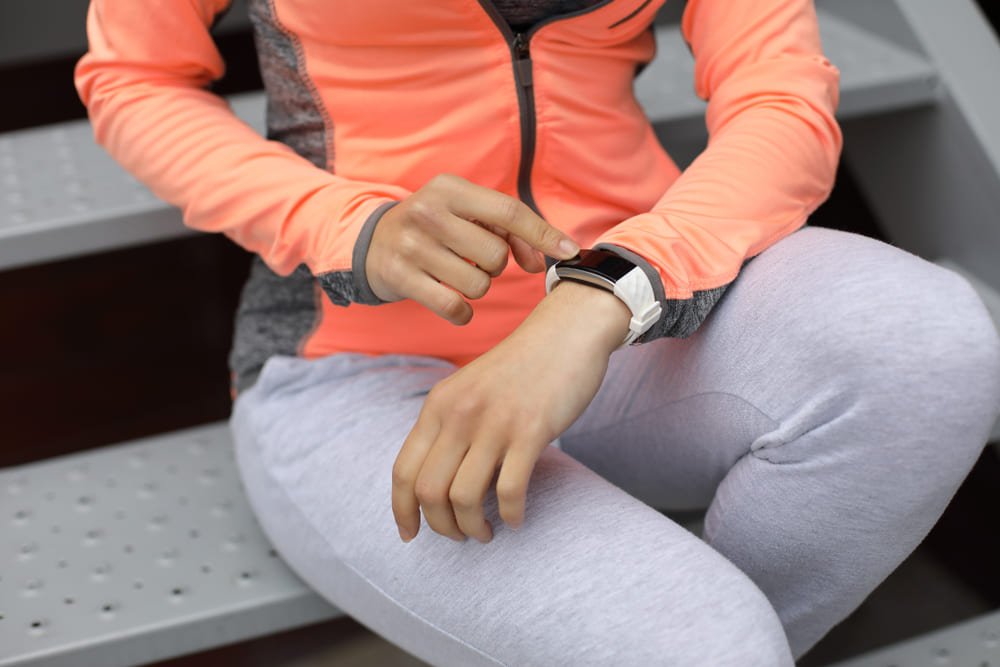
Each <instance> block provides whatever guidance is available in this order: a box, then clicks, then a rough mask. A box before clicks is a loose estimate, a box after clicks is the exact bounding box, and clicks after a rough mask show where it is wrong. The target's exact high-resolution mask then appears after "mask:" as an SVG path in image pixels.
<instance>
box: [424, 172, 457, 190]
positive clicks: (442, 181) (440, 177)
mask: <svg viewBox="0 0 1000 667" xmlns="http://www.w3.org/2000/svg"><path fill="white" fill-rule="evenodd" d="M458 181H459V177H458V176H456V175H455V174H452V173H450V172H447V171H442V172H441V173H439V174H436V175H435V176H433V177H432V178H431V180H430V181H428V184H429V185H430V186H431V187H432V188H433V189H435V190H450V189H452V188H454V187H455V185H456V184H457V183H458Z"/></svg>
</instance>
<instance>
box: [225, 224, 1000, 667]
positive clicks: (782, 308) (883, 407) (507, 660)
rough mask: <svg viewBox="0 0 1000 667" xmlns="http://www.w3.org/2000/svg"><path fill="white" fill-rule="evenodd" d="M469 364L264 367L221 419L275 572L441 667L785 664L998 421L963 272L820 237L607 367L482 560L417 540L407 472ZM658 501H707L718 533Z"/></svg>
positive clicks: (914, 533)
mask: <svg viewBox="0 0 1000 667" xmlns="http://www.w3.org/2000/svg"><path fill="white" fill-rule="evenodd" d="M580 363H586V360H585V359H581V360H580ZM454 370H455V367H454V366H453V365H452V364H450V363H448V362H446V361H443V360H440V359H435V358H431V357H423V356H410V355H388V356H381V357H378V356H369V355H362V354H337V355H333V356H330V357H326V358H323V359H319V360H312V361H310V360H304V359H299V358H292V357H285V356H278V357H273V358H271V359H270V360H269V361H268V363H267V364H266V366H265V367H264V370H263V372H262V373H261V376H260V378H259V379H258V381H257V383H256V384H255V385H254V386H253V387H252V388H251V389H250V390H248V391H246V392H244V393H243V394H241V395H240V396H239V398H238V399H237V402H236V404H235V407H234V412H233V416H232V419H231V425H232V429H233V432H234V434H235V438H236V446H237V458H238V461H239V465H240V469H241V472H242V475H243V478H244V481H245V486H246V490H247V493H248V495H249V498H250V501H251V504H252V506H253V508H254V510H255V512H256V513H257V515H258V517H259V519H260V522H261V524H262V526H263V528H264V530H265V531H266V533H267V534H268V535H269V536H270V538H271V539H272V541H273V542H274V544H275V546H276V547H277V549H278V551H279V552H280V553H281V555H282V556H283V557H284V558H285V560H287V561H288V563H289V564H290V565H291V567H292V568H293V569H294V570H295V571H296V572H298V574H299V575H301V577H302V578H303V579H304V580H305V581H306V582H308V583H309V584H310V585H311V586H313V587H314V588H315V589H316V590H317V591H318V592H319V593H320V594H321V595H323V596H324V597H326V598H327V599H329V600H330V601H332V602H333V603H334V604H336V605H337V606H338V607H340V608H342V609H343V610H344V611H346V612H347V613H348V614H350V615H351V616H352V617H354V618H355V619H357V620H358V621H360V622H361V623H363V624H365V625H366V626H368V627H369V628H371V629H372V630H374V631H375V632H377V633H379V634H381V635H383V636H384V637H386V638H387V639H389V640H390V641H392V642H393V643H395V644H397V645H398V646H400V647H402V648H404V649H406V650H407V651H409V652H411V653H413V654H414V655H416V656H419V657H420V658H422V659H423V660H426V661H427V662H430V663H432V664H435V665H461V666H463V667H469V666H475V665H512V666H520V665H539V666H545V667H551V666H555V665H573V666H582V665H637V666H648V665H678V666H684V667H686V666H699V667H701V666H708V665H711V666H713V667H721V666H727V665H734V666H739V667H748V666H754V665H761V666H765V667H774V666H778V665H790V664H791V663H792V659H793V656H794V657H798V656H800V655H802V654H803V653H804V652H805V651H806V650H808V649H809V648H810V647H811V646H813V644H815V642H816V641H818V640H819V639H820V638H821V637H822V636H823V635H824V634H825V633H826V632H827V631H828V630H829V629H830V628H831V627H832V626H833V625H835V624H836V623H838V622H839V621H840V620H842V619H843V618H844V617H845V616H846V615H847V614H848V613H849V612H850V611H852V610H853V609H854V608H855V607H856V606H857V605H858V604H860V603H861V601H862V600H863V599H864V597H865V596H866V595H868V594H869V593H870V592H871V591H872V589H874V588H875V586H876V585H878V583H879V582H881V581H882V580H883V579H884V578H885V577H886V576H887V575H888V574H889V573H890V572H891V571H892V570H893V569H894V568H895V567H896V566H898V565H899V563H900V562H901V561H902V560H903V559H904V558H905V557H906V556H907V555H908V554H909V553H910V552H911V551H912V550H913V549H914V547H916V545H917V544H918V543H919V542H920V541H921V539H922V538H923V537H924V536H925V535H926V533H927V532H928V531H929V530H930V528H931V526H932V525H933V524H934V522H935V521H936V520H937V518H938V517H939V516H940V515H941V513H942V511H943V510H944V508H945V506H946V504H947V503H948V501H949V499H950V498H951V497H952V494H953V493H954V492H955V490H956V489H957V487H958V486H959V484H960V483H961V481H962V479H963V478H964V477H965V475H966V473H967V472H968V471H969V469H970V468H971V466H972V465H973V463H974V461H975V460H976V458H977V456H978V454H979V452H980V450H981V448H982V446H983V444H984V442H985V441H986V439H987V437H988V434H989V430H990V427H991V426H992V424H993V422H994V420H995V419H996V417H997V414H998V411H1000V341H998V337H997V333H996V330H995V329H994V327H993V324H992V322H991V321H990V319H989V316H988V314H987V313H986V310H985V308H984V306H983V305H982V302H981V301H980V300H979V298H978V296H977V295H976V294H975V293H974V292H973V290H972V289H971V287H970V286H969V285H968V283H967V282H966V281H965V280H964V279H962V278H960V277H959V276H958V275H957V274H954V273H952V272H950V271H947V270H944V269H941V268H939V267H937V266H935V265H933V264H931V263H929V262H926V261H924V260H922V259H919V258H917V257H915V256H913V255H910V254H908V253H906V252H903V251H901V250H899V249H897V248H894V247H892V246H889V245H886V244H884V243H880V242H878V241H874V240H872V239H868V238H866V237H862V236H858V235H854V234H849V233H845V232H839V231H832V230H827V229H821V228H810V227H807V228H804V229H802V230H800V231H798V232H796V233H794V234H792V235H791V236H789V237H787V238H785V239H784V240H782V241H780V242H778V243H777V244H775V245H773V246H772V247H770V248H769V249H767V250H765V251H764V252H763V253H761V254H760V255H759V256H757V257H756V258H755V259H754V260H752V261H751V262H750V263H748V264H747V265H746V267H745V268H744V270H743V272H742V273H741V274H740V276H739V278H738V279H737V280H736V281H735V282H734V283H733V285H732V286H731V287H730V289H729V291H728V293H727V294H726V295H725V296H724V297H723V299H722V300H721V301H720V302H719V303H718V305H717V306H716V308H715V310H714V311H713V312H712V313H711V315H710V316H709V318H708V319H707V320H706V321H705V323H704V324H703V325H702V327H701V328H700V329H699V330H698V332H696V333H695V335H693V336H691V337H690V338H687V339H683V340H679V339H660V340H657V341H653V342H651V343H648V344H646V345H643V346H639V347H632V348H627V349H624V350H619V351H617V352H615V353H614V354H613V355H612V356H611V361H610V366H609V370H608V373H607V376H606V377H605V380H604V383H603V384H602V386H601V388H600V390H599V392H598V394H597V396H596V397H595V398H594V401H593V402H592V403H591V404H590V406H589V407H588V408H587V410H586V412H585V413H584V414H583V415H582V416H581V417H580V418H579V419H578V420H577V421H576V422H575V423H574V424H573V425H572V426H571V427H570V428H569V429H568V430H567V431H566V432H565V433H564V434H563V435H562V436H561V437H560V439H559V441H558V446H561V450H560V449H559V448H558V446H550V447H548V448H546V450H545V451H544V453H543V454H542V456H541V458H540V459H539V461H538V464H537V466H536V468H535V471H534V474H533V476H532V479H531V485H530V488H529V492H528V503H527V513H526V520H525V524H524V526H523V527H522V528H521V529H520V530H518V531H513V530H510V529H508V528H507V527H506V526H505V525H504V524H503V523H502V522H501V521H500V518H499V515H498V513H497V504H496V497H495V495H494V493H493V491H492V490H491V492H490V494H489V496H488V498H487V507H486V510H487V511H486V517H487V519H488V520H489V521H490V522H491V523H492V524H493V526H494V531H495V536H494V539H493V540H492V542H490V543H489V544H486V545H483V544H480V543H479V542H477V541H476V540H473V539H468V540H466V541H465V542H464V543H456V542H454V541H452V540H450V539H448V538H446V537H443V536H441V535H438V534H437V533H435V532H433V531H432V530H431V529H430V528H429V526H427V525H426V523H425V524H424V525H423V526H422V528H421V532H420V534H419V535H418V537H417V538H416V539H415V540H413V541H412V542H410V543H409V544H404V543H403V542H401V541H400V539H399V537H398V534H397V532H396V526H395V524H394V522H393V517H392V511H391V506H390V488H391V479H390V476H391V469H392V465H393V462H394V460H395V457H396V454H397V452H398V451H399V448H400V446H401V444H402V442H403V440H404V438H405V437H406V435H407V433H408V432H409V429H410V428H411V427H412V425H413V424H414V422H415V420H416V418H417V415H418V414H419V411H420V407H421V403H422V400H423V397H424V396H425V395H426V393H427V392H428V391H429V390H430V388H431V387H432V386H433V385H434V384H435V383H436V382H438V381H439V380H441V379H442V378H444V377H445V376H447V375H448V374H449V373H451V372H453V371H454ZM554 444H556V443H554ZM653 508H659V509H692V508H707V510H708V513H707V515H706V521H705V531H704V535H703V536H702V539H699V537H697V536H695V535H694V534H692V533H690V532H688V531H686V530H685V529H684V528H682V527H680V526H679V525H678V524H676V523H674V522H673V521H671V520H670V519H668V518H667V517H665V516H664V515H663V514H662V513H660V512H658V511H657V510H656V509H653Z"/></svg>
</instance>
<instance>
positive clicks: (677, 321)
mask: <svg viewBox="0 0 1000 667" xmlns="http://www.w3.org/2000/svg"><path fill="white" fill-rule="evenodd" d="M594 249H595V250H607V251H608V252H613V253H615V254H616V255H618V256H619V257H624V258H625V259H627V260H629V261H631V262H633V263H634V264H636V265H637V266H639V267H640V268H641V269H642V270H643V272H644V273H645V274H646V276H647V277H648V278H649V282H650V283H651V284H652V286H653V294H655V295H656V299H657V301H659V302H660V308H662V313H661V314H660V319H658V320H657V321H656V322H655V323H654V324H653V326H651V327H650V328H649V330H648V331H646V333H644V334H642V335H641V336H639V337H638V338H637V339H636V340H635V342H634V343H633V345H641V344H643V343H648V342H650V341H653V340H656V339H657V338H687V337H688V336H690V335H691V334H693V333H694V332H695V331H697V329H698V327H699V326H701V323H702V322H704V321H705V318H706V317H708V314H709V312H711V310H712V308H713V307H714V306H715V304H716V303H717V302H718V301H719V299H721V298H722V295H723V294H725V292H726V289H727V288H728V287H729V285H731V284H732V283H731V282H730V283H726V284H725V285H720V286H719V287H713V288H712V289H707V290H698V291H696V292H693V293H692V295H691V298H690V299H668V298H666V295H665V293H664V290H663V282H662V281H661V280H660V275H659V273H657V271H656V269H654V268H653V266H652V265H651V264H650V263H649V262H647V261H646V260H645V259H644V258H642V257H640V256H639V255H637V254H635V253H634V252H632V251H631V250H628V249H627V248H623V247H621V246H617V245H614V244H611V243H598V244H597V245H595V246H594ZM747 261H749V260H747ZM745 265H746V262H744V266H745Z"/></svg>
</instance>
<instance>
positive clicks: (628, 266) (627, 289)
mask: <svg viewBox="0 0 1000 667" xmlns="http://www.w3.org/2000/svg"><path fill="white" fill-rule="evenodd" d="M560 280H572V281H574V282H581V283H586V284H588V285H593V286H595V287H600V288H601V289H606V290H607V291H609V292H613V293H614V294H615V296H617V297H618V298H619V299H621V300H622V301H624V302H625V305H627V306H628V307H629V310H631V311H632V319H631V320H630V321H629V325H628V328H629V331H628V334H627V335H626V336H625V340H624V341H622V344H621V347H624V346H626V345H631V344H632V343H633V342H634V341H635V339H637V338H638V337H639V336H641V335H642V334H644V333H646V331H648V330H649V328H650V327H651V326H653V323H654V322H656V321H657V320H658V319H660V312H661V308H660V302H659V301H657V299H656V295H655V294H654V293H653V286H652V285H651V284H650V282H649V277H648V276H647V275H646V272H645V271H643V270H642V268H641V267H639V266H637V265H636V264H634V263H633V262H630V261H629V260H627V259H625V258H624V257H620V256H618V255H616V254H614V253H613V252H609V251H607V250H592V249H586V248H585V249H581V250H580V252H579V254H577V256H576V257H573V258H572V259H563V260H559V261H558V262H556V263H555V264H553V265H552V266H550V267H549V270H548V271H547V272H546V273H545V293H546V294H548V293H549V292H551V291H552V288H553V287H555V285H556V283H558V282H559V281H560Z"/></svg>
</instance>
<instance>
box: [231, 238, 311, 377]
mask: <svg viewBox="0 0 1000 667" xmlns="http://www.w3.org/2000/svg"><path fill="white" fill-rule="evenodd" d="M314 286H315V280H314V278H313V276H312V274H311V273H309V270H308V269H307V268H306V267H305V265H302V266H299V267H298V269H296V270H295V272H294V273H292V275H290V276H288V277H287V278H282V277H281V276H279V275H278V274H276V273H274V272H273V271H271V269H269V268H267V265H266V264H264V262H263V260H261V259H260V257H254V258H253V262H252V264H251V265H250V277H249V278H248V279H247V281H246V283H245V284H244V285H243V292H242V294H241V296H240V304H239V307H238V308H237V310H236V326H235V331H234V335H233V347H232V349H231V350H230V351H229V369H230V371H232V373H233V382H232V387H233V388H234V389H235V390H236V391H237V392H240V391H243V390H244V389H246V388H247V387H249V386H250V385H252V384H253V383H254V381H255V380H256V379H257V374H258V373H259V372H260V369H261V367H262V366H263V365H264V362H265V361H267V359H268V357H270V356H271V355H272V354H291V355H294V354H297V353H298V350H297V347H298V344H299V341H301V340H302V338H303V337H304V336H305V335H306V334H308V333H309V331H310V330H311V329H312V327H313V325H314V324H315V322H316V297H317V295H316V293H315V289H314Z"/></svg>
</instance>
